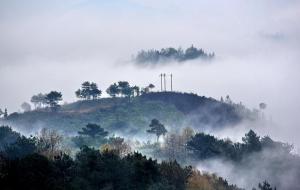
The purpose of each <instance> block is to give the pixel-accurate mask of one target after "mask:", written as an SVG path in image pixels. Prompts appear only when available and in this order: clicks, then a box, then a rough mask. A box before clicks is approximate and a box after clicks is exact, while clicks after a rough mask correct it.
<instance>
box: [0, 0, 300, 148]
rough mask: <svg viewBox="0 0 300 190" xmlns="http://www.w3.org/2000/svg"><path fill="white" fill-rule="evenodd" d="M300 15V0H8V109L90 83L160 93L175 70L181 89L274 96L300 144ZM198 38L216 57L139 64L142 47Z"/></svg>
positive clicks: (250, 102)
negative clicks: (163, 78)
mask: <svg viewBox="0 0 300 190" xmlns="http://www.w3.org/2000/svg"><path fill="white" fill-rule="evenodd" d="M299 18H300V1H299V0H251V1H247V0H231V1H228V0H201V1H200V0H191V1H187V0H165V1H160V0H115V1H95V0H51V1H50V0H49V1H46V0H27V1H21V0H19V1H17V0H6V1H5V0H0V76H1V80H0V87H1V95H0V96H1V99H0V108H2V109H3V108H5V107H7V108H8V110H9V112H13V111H18V110H19V109H20V104H21V103H22V102H24V101H29V100H30V97H31V96H32V95H33V94H37V93H39V92H42V93H46V92H49V91H50V90H58V91H61V92H62V93H63V97H64V101H67V102H71V101H74V100H75V95H74V91H75V90H76V89H77V88H79V86H80V84H81V83H82V82H83V81H85V80H90V81H94V82H97V83H98V85H99V87H100V88H101V89H102V90H103V91H105V89H106V88H107V86H108V85H109V84H111V83H112V82H116V81H118V80H128V81H130V82H131V83H132V84H136V85H140V86H144V85H147V84H149V83H153V84H155V85H156V86H157V87H158V88H157V89H159V83H160V82H159V81H160V80H159V74H160V73H161V72H165V73H173V74H174V88H175V89H176V90H177V91H187V92H195V93H198V94H199V95H205V96H210V97H214V98H217V99H219V98H220V96H226V95H227V94H229V95H230V96H231V97H232V99H233V100H234V101H236V102H239V101H242V102H243V103H244V104H245V105H247V106H248V107H250V108H254V107H258V104H259V103H260V102H266V103H267V104H268V108H267V113H268V116H270V117H271V116H272V119H273V120H274V121H276V123H278V124H279V127H278V129H276V133H274V134H273V135H274V136H280V137H278V138H282V139H283V140H287V141H290V142H292V143H298V144H300V140H297V136H296V135H297V134H298V133H299V123H300V119H299V118H300V117H299V110H300V89H299V82H300V73H299V72H300V65H299V60H300V53H299V52H300V24H299V23H300V19H299ZM191 44H193V45H194V46H196V47H199V48H203V49H204V50H207V51H208V52H212V51H213V52H215V53H216V59H215V60H214V61H212V62H210V63H203V62H201V61H192V62H187V63H186V64H183V65H177V64H172V65H170V66H163V67H156V68H139V67H136V66H134V65H133V64H132V63H130V59H131V56H132V55H133V54H135V53H136V52H137V51H139V50H140V49H151V48H163V47H169V46H173V47H179V46H181V47H183V48H186V47H188V46H190V45H191ZM270 133H271V135H272V132H270ZM278 134H280V135H278Z"/></svg>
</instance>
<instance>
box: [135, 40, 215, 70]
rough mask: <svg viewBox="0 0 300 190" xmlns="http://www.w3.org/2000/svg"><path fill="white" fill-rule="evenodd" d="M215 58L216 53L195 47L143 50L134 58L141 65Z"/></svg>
mask: <svg viewBox="0 0 300 190" xmlns="http://www.w3.org/2000/svg"><path fill="white" fill-rule="evenodd" d="M214 57H215V54H214V53H206V52H205V51H204V50H203V49H198V48H196V47H194V46H193V45H192V46H191V47H189V48H187V49H185V50H184V49H182V48H178V49H175V48H173V47H168V48H162V49H161V50H156V49H151V50H141V51H139V52H138V53H137V55H136V56H135V57H134V60H133V61H134V62H135V63H136V64H139V65H152V66H154V65H157V64H159V63H170V62H185V61H189V60H194V59H203V60H210V59H212V58H214Z"/></svg>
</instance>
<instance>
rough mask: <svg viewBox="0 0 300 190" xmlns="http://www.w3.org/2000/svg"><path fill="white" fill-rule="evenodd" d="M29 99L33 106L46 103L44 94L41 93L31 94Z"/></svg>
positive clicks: (39, 106)
mask: <svg viewBox="0 0 300 190" xmlns="http://www.w3.org/2000/svg"><path fill="white" fill-rule="evenodd" d="M30 101H31V103H33V104H34V107H35V108H41V107H42V106H43V105H45V104H47V100H46V95H45V94H42V93H39V94H37V95H34V96H32V97H31V100H30Z"/></svg>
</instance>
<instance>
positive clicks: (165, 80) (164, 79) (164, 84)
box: [164, 73, 167, 91]
mask: <svg viewBox="0 0 300 190" xmlns="http://www.w3.org/2000/svg"><path fill="white" fill-rule="evenodd" d="M166 85H167V83H166V73H164V87H165V89H164V90H165V91H167V87H166Z"/></svg>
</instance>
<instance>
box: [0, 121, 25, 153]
mask: <svg viewBox="0 0 300 190" xmlns="http://www.w3.org/2000/svg"><path fill="white" fill-rule="evenodd" d="M19 137H20V134H19V133H17V132H15V131H13V130H12V129H11V128H10V127H8V126H0V151H2V150H3V149H4V148H5V146H7V145H10V144H12V143H14V142H15V141H16V140H17V139H18V138H19Z"/></svg>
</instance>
